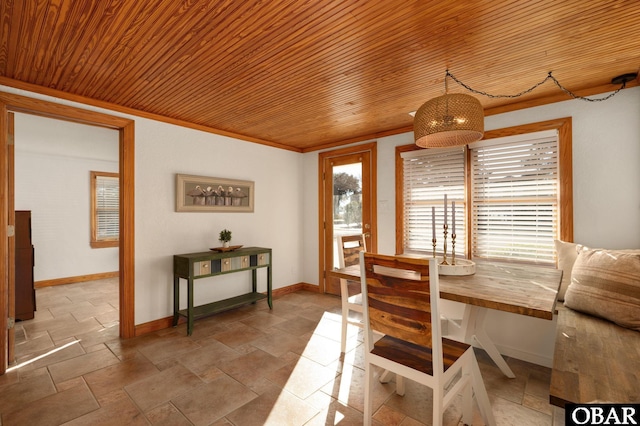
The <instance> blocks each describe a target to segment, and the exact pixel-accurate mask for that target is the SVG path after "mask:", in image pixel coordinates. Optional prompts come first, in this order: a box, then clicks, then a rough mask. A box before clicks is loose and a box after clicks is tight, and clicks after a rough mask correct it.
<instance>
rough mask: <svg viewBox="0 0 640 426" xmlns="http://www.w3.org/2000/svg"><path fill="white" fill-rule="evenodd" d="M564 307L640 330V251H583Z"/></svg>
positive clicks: (572, 274)
mask: <svg viewBox="0 0 640 426" xmlns="http://www.w3.org/2000/svg"><path fill="white" fill-rule="evenodd" d="M564 304H565V306H567V307H569V308H571V309H574V310H576V311H581V312H584V313H587V314H591V315H595V316H598V317H601V318H605V319H607V320H609V321H613V322H615V323H616V324H618V325H621V326H623V327H627V328H630V329H632V330H637V331H640V250H601V249H595V250H589V249H584V250H582V251H581V252H580V253H579V254H578V257H577V259H576V261H575V263H574V265H573V270H572V271H571V284H570V285H569V287H568V288H567V291H566V294H565V299H564Z"/></svg>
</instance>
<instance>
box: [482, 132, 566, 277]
mask: <svg viewBox="0 0 640 426" xmlns="http://www.w3.org/2000/svg"><path fill="white" fill-rule="evenodd" d="M470 151H471V204H472V215H471V217H472V218H473V219H472V220H473V224H472V226H473V228H472V239H473V241H472V256H473V257H474V258H489V259H496V260H513V261H526V262H535V263H549V264H553V263H554V262H555V258H554V245H553V240H554V239H555V238H557V235H558V209H559V207H558V199H559V194H558V187H559V185H558V182H559V171H558V166H559V160H558V138H557V132H556V131H546V132H538V133H532V134H525V135H520V136H517V137H508V138H499V139H494V140H492V141H489V142H484V141H480V142H478V143H476V144H472V145H471V146H470Z"/></svg>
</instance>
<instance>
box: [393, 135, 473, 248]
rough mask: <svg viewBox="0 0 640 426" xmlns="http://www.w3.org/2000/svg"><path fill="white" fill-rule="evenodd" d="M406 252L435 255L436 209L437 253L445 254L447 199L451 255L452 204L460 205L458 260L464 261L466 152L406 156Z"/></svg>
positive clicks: (450, 150) (459, 149)
mask: <svg viewBox="0 0 640 426" xmlns="http://www.w3.org/2000/svg"><path fill="white" fill-rule="evenodd" d="M401 156H402V164H403V176H404V179H403V205H404V211H403V217H404V226H403V229H404V236H403V241H404V243H403V244H404V252H405V253H419V252H427V253H429V254H431V253H432V252H433V244H432V240H433V236H434V235H433V231H434V229H433V221H432V212H433V209H435V218H436V220H435V238H436V240H437V244H436V251H437V253H439V254H440V255H441V254H442V251H443V245H442V241H443V238H444V235H443V231H444V229H443V225H444V195H445V194H446V195H447V201H448V211H447V215H448V219H447V221H448V226H449V229H448V240H449V245H448V250H447V251H448V252H449V253H451V234H452V231H453V226H452V223H451V217H452V212H451V202H455V204H456V215H455V217H456V256H459V257H464V253H465V250H464V248H465V247H466V244H465V235H466V232H465V231H464V229H465V223H464V218H465V215H464V211H465V187H464V186H465V164H464V163H465V148H464V147H455V148H447V149H424V150H417V151H408V152H403V153H402V154H401Z"/></svg>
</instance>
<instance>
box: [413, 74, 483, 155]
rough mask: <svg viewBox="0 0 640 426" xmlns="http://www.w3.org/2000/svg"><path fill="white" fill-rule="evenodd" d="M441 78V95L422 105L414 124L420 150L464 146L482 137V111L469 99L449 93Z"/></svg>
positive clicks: (477, 103)
mask: <svg viewBox="0 0 640 426" xmlns="http://www.w3.org/2000/svg"><path fill="white" fill-rule="evenodd" d="M448 76H449V71H448V70H447V74H446V75H445V77H444V95H443V96H438V97H437V98H433V99H431V100H429V101H427V102H425V103H424V104H423V105H422V106H421V107H420V108H418V111H416V115H415V117H414V120H413V134H414V137H415V142H416V145H418V146H420V147H422V148H442V147H447V146H455V145H467V144H470V143H472V142H475V141H479V140H480V139H482V136H483V135H484V110H483V108H482V105H481V104H480V101H479V100H477V99H476V98H474V97H473V96H471V95H465V94H461V93H454V94H449V93H448V87H447V77H448Z"/></svg>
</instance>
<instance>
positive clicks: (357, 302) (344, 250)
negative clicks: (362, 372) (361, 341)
mask: <svg viewBox="0 0 640 426" xmlns="http://www.w3.org/2000/svg"><path fill="white" fill-rule="evenodd" d="M361 251H367V245H366V242H365V239H364V235H363V234H356V235H344V236H338V266H339V267H340V268H344V267H347V266H351V265H357V264H358V262H360V257H359V256H360V252H361ZM349 283H351V284H352V285H351V286H350V285H349ZM353 284H356V285H353ZM350 287H351V291H349V288H350ZM340 298H341V300H342V333H341V337H340V352H342V353H344V352H345V350H346V347H347V327H348V325H349V324H351V325H355V326H358V327H360V328H362V321H361V319H360V318H353V317H351V316H350V314H351V312H359V313H360V314H362V295H361V293H360V283H358V282H356V281H349V280H345V279H340Z"/></svg>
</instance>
